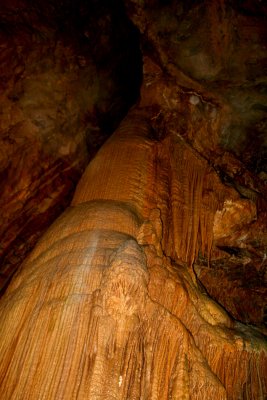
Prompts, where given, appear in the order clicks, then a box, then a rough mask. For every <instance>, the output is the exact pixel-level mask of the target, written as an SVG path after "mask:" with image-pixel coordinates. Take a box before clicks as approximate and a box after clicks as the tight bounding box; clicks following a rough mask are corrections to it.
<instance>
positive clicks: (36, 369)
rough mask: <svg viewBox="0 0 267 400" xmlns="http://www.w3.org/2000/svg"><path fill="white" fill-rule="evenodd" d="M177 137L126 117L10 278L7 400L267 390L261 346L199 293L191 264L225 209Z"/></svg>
mask: <svg viewBox="0 0 267 400" xmlns="http://www.w3.org/2000/svg"><path fill="white" fill-rule="evenodd" d="M172 140H175V139H173V138H172V137H168V138H167V140H165V139H163V140H159V139H158V138H157V137H155V135H153V131H152V130H151V124H150V121H149V118H148V116H146V112H144V111H143V109H136V110H132V111H131V112H130V113H129V115H128V117H126V119H125V120H124V121H123V122H122V123H121V125H120V127H119V129H118V130H117V131H116V132H115V133H114V134H113V136H112V137H111V138H110V139H109V140H108V141H107V142H106V143H105V144H104V146H103V147H102V148H101V150H100V151H99V152H98V154H97V155H96V157H95V158H94V159H93V161H92V162H91V163H90V164H89V166H88V167H87V169H86V171H85V173H84V175H83V177H82V179H81V181H80V182H79V184H78V187H77V190H76V193H75V195H74V199H73V201H72V205H71V207H69V208H68V209H67V211H65V212H64V213H63V214H62V216H61V217H60V218H59V219H58V220H57V221H56V222H55V223H54V224H53V225H52V226H51V227H50V228H49V229H48V231H47V232H46V234H45V235H44V236H43V237H42V239H41V240H40V242H39V243H38V245H37V246H36V247H35V249H34V251H33V252H32V253H31V255H30V256H29V257H28V258H27V260H26V261H25V262H24V264H23V265H22V268H21V269H20V271H19V272H18V273H17V274H16V277H15V278H14V279H13V280H12V282H11V284H10V285H9V287H8V290H7V292H6V293H5V295H4V297H3V298H2V301H1V311H0V321H1V324H0V338H1V342H0V354H1V363H0V377H1V383H0V397H1V398H7V399H10V400H12V399H14V400H15V399H16V400H20V399H29V400H30V399H51V400H52V399H62V400H63V399H64V400H67V399H92V400H93V399H95V400H96V399H155V400H156V399H158V400H164V399H169V398H172V399H233V400H235V399H254V400H258V399H264V398H265V396H266V395H267V375H266V371H267V348H266V343H265V342H264V340H263V338H261V337H260V334H258V333H257V331H253V330H252V329H249V328H247V327H245V326H242V325H241V324H238V323H235V322H234V321H233V320H232V319H231V318H230V317H229V316H228V315H227V314H226V313H225V311H223V310H222V309H221V308H220V307H219V306H218V305H217V304H216V303H214V302H213V301H212V300H211V299H209V298H208V296H207V295H206V294H204V293H201V292H200V290H199V288H198V286H197V283H196V282H195V279H194V274H193V273H192V271H191V270H190V269H188V266H186V264H185V263H184V262H186V261H187V262H188V263H189V264H192V262H193V258H194V255H195V254H196V248H197V247H198V246H199V248H202V250H203V252H209V251H210V235H212V232H211V231H212V229H211V228H212V223H211V221H212V220H213V218H214V214H215V211H216V209H217V208H218V209H219V208H220V201H222V200H221V199H220V196H219V199H218V200H214V201H211V199H208V200H205V190H206V189H207V188H209V189H211V187H210V186H211V185H215V184H218V188H217V190H220V189H222V187H220V185H221V184H220V182H219V181H216V180H215V183H214V181H213V180H212V179H210V176H209V174H210V173H212V172H210V170H209V168H208V166H207V165H206V161H205V160H203V159H201V158H200V157H198V156H197V155H195V154H193V153H192V152H189V150H188V149H187V147H186V146H185V145H184V144H183V143H179V144H178V145H176V146H174V148H175V149H176V150H175V151H174V152H173V154H171V156H169V154H170V149H171V148H173V143H172ZM189 160H191V163H190V166H191V167H190V168H191V170H190V168H189V167H188V175H187V176H185V173H184V170H185V166H186V165H187V164H188V163H189ZM159 167H160V170H161V171H162V173H161V175H160V174H159V172H158V169H159ZM194 168H197V172H194ZM165 171H168V174H165ZM189 181H191V183H192V186H191V189H189V183H188V182H189ZM221 186H222V185H221ZM181 188H182V189H183V190H182V189H181ZM213 189H214V187H213ZM167 194H169V195H168V196H167ZM202 199H203V203H202ZM200 203H201V204H202V205H200ZM186 204H187V205H188V206H187V208H186ZM186 210H187V211H186ZM183 220H186V223H184V226H183ZM176 221H177V225H176ZM174 226H175V227H176V228H172V227H174ZM165 227H167V228H165ZM168 254H171V257H170V256H167V255H168ZM189 254H191V256H189ZM179 260H180V262H179ZM241 366H242V367H241Z"/></svg>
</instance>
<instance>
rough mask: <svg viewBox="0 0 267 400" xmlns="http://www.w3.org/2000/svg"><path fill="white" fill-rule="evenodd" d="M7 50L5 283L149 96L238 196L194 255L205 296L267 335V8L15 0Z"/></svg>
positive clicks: (2, 166)
mask: <svg viewBox="0 0 267 400" xmlns="http://www.w3.org/2000/svg"><path fill="white" fill-rule="evenodd" d="M0 46H1V53H0V60H1V61H0V71H1V72H0V88H1V92H0V102H1V106H0V112H1V117H0V142H1V143H0V182H1V198H0V207H1V214H0V218H1V226H0V238H1V247H0V257H1V261H0V268H1V270H0V274H1V275H0V284H1V288H2V291H3V290H4V289H5V287H6V286H7V284H8V282H9V280H10V278H11V277H12V275H13V274H14V272H15V271H16V270H17V268H18V267H19V265H20V264H21V262H22V261H23V259H24V258H25V256H26V255H27V254H28V253H29V251H30V250H31V249H32V247H33V246H34V244H35V243H36V241H37V240H38V238H39V237H40V235H41V234H42V233H43V232H44V231H45V229H46V228H47V227H48V226H49V225H50V224H51V222H52V221H53V220H54V219H55V218H56V217H57V216H58V215H59V214H60V213H61V212H62V211H63V209H64V208H65V207H67V206H68V204H69V202H70V200H71V198H72V195H73V192H74V189H75V186H76V184H77V182H78V180H79V178H80V176H81V174H82V172H83V171H84V169H85V167H86V165H87V163H88V162H89V160H90V159H91V158H92V157H94V155H95V154H96V151H97V150H98V149H99V147H100V146H101V145H102V144H103V143H104V141H105V140H106V139H107V138H108V137H109V136H110V135H111V134H112V132H113V131H114V129H115V128H116V127H117V126H118V124H119V123H120V121H121V120H122V119H123V117H124V116H125V115H126V114H127V111H128V110H129V109H130V107H132V106H133V105H134V104H138V107H139V108H141V109H142V110H144V113H145V114H146V115H148V116H149V118H150V121H151V127H152V130H153V132H154V135H156V137H157V139H158V140H162V141H164V140H171V143H172V146H173V147H174V148H175V147H177V148H178V147H179V146H181V144H182V145H183V146H186V149H189V150H186V151H189V152H192V153H193V154H195V155H197V157H199V158H200V159H202V160H205V162H206V163H207V165H208V166H209V167H210V170H211V173H210V176H211V178H212V181H213V182H215V181H216V182H217V181H218V184H216V185H217V186H216V185H215V186H214V185H212V184H210V185H208V184H207V186H206V190H207V193H208V192H209V191H213V190H217V191H221V192H225V193H226V194H229V198H228V199H227V196H226V197H225V198H224V200H223V202H222V205H221V207H220V209H219V210H218V211H217V213H216V215H215V220H214V227H213V243H212V245H211V246H212V251H210V254H208V255H207V254H206V253H205V252H201V250H199V252H198V254H197V256H196V258H195V260H194V270H195V273H196V275H197V278H198V280H199V284H200V286H201V287H202V290H203V291H207V292H208V294H209V295H210V296H212V297H213V298H214V299H215V300H217V301H218V302H219V303H220V304H221V305H222V306H223V307H224V308H225V309H226V310H227V311H228V312H229V313H230V314H231V315H232V316H233V317H234V318H236V319H237V320H239V321H242V322H245V323H248V324H254V325H257V326H258V327H259V328H261V329H262V330H263V331H264V330H266V323H267V304H266V302H267V300H266V299H267V290H266V285H267V271H266V242H267V239H266V180H267V165H266V142H267V135H266V123H267V116H266V110H267V78H266V68H267V58H266V46H267V7H266V6H265V5H264V2H261V1H218V2H217V1H216V2H215V1H192V0H191V1H160V0H148V1H140V0H138V1H137V0H136V1H135V0H130V1H125V2H124V4H123V2H121V1H116V0H112V1H99V0H95V1H93V0H91V1H81V0H80V1H71V0H62V1H59V2H53V1H41V0H39V1H36V2H34V4H33V3H32V2H30V1H28V0H22V1H19V0H18V1H15V0H13V1H7V0H4V1H2V2H1V5H0ZM185 153H186V152H185ZM188 157H189V156H188ZM188 159H190V157H189V158H188ZM181 165H182V164H181ZM186 165H187V164H185V165H184V168H186ZM196 168H198V164H197V163H196ZM199 168H200V167H199ZM192 176H193V175H192ZM189 184H190V182H189ZM222 188H223V189H222ZM207 196H208V194H207Z"/></svg>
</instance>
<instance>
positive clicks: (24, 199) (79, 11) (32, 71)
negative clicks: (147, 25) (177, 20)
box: [0, 0, 141, 291]
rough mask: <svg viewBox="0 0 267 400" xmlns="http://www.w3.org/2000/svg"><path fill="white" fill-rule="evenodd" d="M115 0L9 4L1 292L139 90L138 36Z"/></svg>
mask: <svg viewBox="0 0 267 400" xmlns="http://www.w3.org/2000/svg"><path fill="white" fill-rule="evenodd" d="M113 3H114V2H105V1H104V2H101V7H99V2H98V3H97V2H94V4H91V5H87V7H84V5H83V4H82V2H78V3H76V4H75V5H74V3H73V5H72V6H71V5H70V4H69V3H68V2H67V3H66V4H65V3H64V2H61V3H58V4H54V2H52V1H51V2H50V1H48V2H42V1H37V2H35V3H34V4H32V2H30V1H27V0H22V1H9V0H8V1H1V5H0V49H1V51H0V77H1V79H0V92H1V95H0V184H1V198H0V209H1V214H0V222H1V223H0V241H1V247H0V291H1V289H4V288H5V287H6V284H7V283H8V282H9V280H10V278H11V276H12V275H13V273H14V272H15V271H16V269H17V267H18V266H19V265H20V264H21V262H22V261H23V259H24V258H25V256H26V255H27V254H28V252H29V251H30V250H31V249H32V247H33V246H34V244H35V243H36V241H37V239H38V238H39V237H40V235H41V234H42V233H43V232H44V230H45V229H47V227H48V226H49V225H50V224H51V222H52V221H53V220H54V219H55V218H56V217H57V216H58V215H59V214H60V213H61V212H62V211H63V210H64V208H65V207H66V206H67V205H68V204H69V202H70V200H71V198H72V196H73V192H74V188H75V185H76V183H77V181H78V179H79V177H80V176H81V174H82V172H83V170H84V168H85V167H86V165H87V163H88V160H89V159H91V158H92V156H93V155H94V154H95V152H96V150H97V149H98V147H99V146H100V145H101V144H102V143H103V142H104V140H105V139H106V138H107V137H108V136H109V135H110V134H111V132H112V131H113V129H114V127H115V126H116V125H117V124H118V122H119V120H120V119H121V118H122V117H123V116H124V115H125V113H126V111H127V109H128V108H129V106H130V105H131V104H132V103H133V102H134V101H135V100H136V98H137V96H138V93H139V85H140V79H141V55H140V52H139V42H138V35H137V32H136V31H135V29H134V28H133V26H132V24H131V23H130V21H129V20H128V19H127V17H126V15H125V13H123V9H121V10H120V9H118V8H115V11H114V4H113ZM115 3H116V1H115ZM89 17H90V18H89ZM114 26H116V28H115V29H114V28H113V27H114ZM110 33H112V34H110ZM138 52H139V53H138ZM106 60H109V65H107V64H106ZM128 74H129V76H131V75H133V77H132V78H131V80H130V81H129V79H128Z"/></svg>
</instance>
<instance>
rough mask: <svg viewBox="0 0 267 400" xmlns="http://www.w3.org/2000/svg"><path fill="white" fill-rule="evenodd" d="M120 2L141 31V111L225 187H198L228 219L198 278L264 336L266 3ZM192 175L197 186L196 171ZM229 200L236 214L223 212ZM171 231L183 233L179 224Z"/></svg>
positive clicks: (266, 290)
mask: <svg viewBox="0 0 267 400" xmlns="http://www.w3.org/2000/svg"><path fill="white" fill-rule="evenodd" d="M125 5H126V7H127V10H128V15H129V17H130V18H131V19H132V21H133V22H134V23H135V24H136V26H137V27H138V29H139V30H140V32H141V33H142V35H141V43H142V51H143V54H144V82H145V85H144V86H143V93H142V106H143V107H146V108H147V109H150V112H151V115H152V117H151V120H152V125H153V127H154V130H155V131H156V132H157V135H158V136H159V137H163V136H164V135H167V136H168V135H169V134H170V133H172V135H173V137H177V141H178V138H179V140H180V141H182V142H185V143H186V144H187V145H188V146H189V148H193V149H194V150H195V154H198V155H199V156H201V157H203V158H204V159H206V160H207V162H208V165H209V167H210V169H211V170H213V171H216V172H217V174H218V177H219V179H220V181H221V182H222V183H224V184H225V185H226V186H227V187H228V188H229V195H227V194H226V192H225V189H223V193H222V196H221V198H218V197H220V192H218V191H217V193H215V194H214V195H213V194H212V193H211V192H212V190H213V187H212V185H210V186H209V185H207V186H206V188H204V190H205V191H206V195H205V201H207V202H209V201H210V200H211V198H213V199H215V201H216V202H219V203H220V204H221V205H222V204H223V203H224V202H225V205H224V207H223V208H222V210H221V211H219V212H221V213H223V215H224V221H223V225H221V227H220V230H221V233H220V238H219V237H218V238H217V239H216V240H214V241H213V252H212V254H211V258H210V259H209V257H206V256H205V255H203V254H201V253H199V255H200V258H199V259H198V260H196V261H197V262H196V265H195V271H196V272H197V275H198V278H199V279H200V280H201V282H202V284H203V285H204V286H205V288H206V290H207V291H208V293H209V294H210V295H212V297H213V298H214V299H216V300H217V301H219V303H220V304H221V305H222V306H223V307H225V308H226V309H227V310H228V311H229V312H230V313H231V314H232V316H234V317H235V318H236V319H238V320H239V321H243V322H245V323H252V324H256V325H260V326H261V328H262V329H263V330H265V329H266V310H267V303H266V299H267V281H266V276H267V275H266V271H267V263H266V248H267V247H266V223H267V214H266V209H267V207H266V198H267V191H266V138H267V130H266V106H267V97H266V73H265V72H266V37H267V30H266V27H267V25H266V16H267V9H266V5H265V4H264V2H254V1H246V2H236V1H218V2H214V1H209V0H202V1H198V2H195V1H186V2H185V1H181V2H177V1H172V0H170V1H160V0H151V1H149V2H141V1H135V0H131V1H127V2H125ZM175 151H176V150H174V152H175ZM192 162H193V161H191V158H190V159H187V163H188V164H189V165H190V164H191V163H192ZM185 168H186V172H185V174H186V175H187V169H188V165H186V164H185ZM196 168H197V166H196ZM190 174H191V177H190V179H191V180H192V179H193V178H194V179H198V180H199V182H200V181H201V179H202V178H201V176H200V175H201V173H200V175H199V176H196V175H194V174H196V172H195V173H194V174H193V175H192V171H190ZM186 179H187V178H186ZM211 179H212V180H213V179H215V180H216V178H213V177H211ZM192 185H194V184H192ZM216 185H217V184H215V186H216ZM231 188H232V189H234V191H235V193H236V194H235V195H234V198H233V197H232V196H233V191H232V192H231V190H230V189H231ZM180 190H183V189H181V187H180ZM189 190H191V193H192V190H194V189H193V188H192V187H191V188H190V189H189ZM199 190H200V191H201V188H200V187H199ZM215 191H216V190H215ZM230 192H231V193H230ZM237 194H239V195H238V196H237ZM209 198H210V200H209ZM212 201H213V200H212ZM240 201H241V203H240ZM242 202H243V203H242ZM230 203H231V204H233V209H232V211H233V212H232V213H229V212H228V211H227V212H226V210H228V209H229V207H228V204H230ZM238 204H240V205H241V204H242V207H237V205H238ZM235 205H236V206H235ZM190 207H192V209H195V205H192V203H191V206H190ZM215 207H216V205H215ZM234 210H235V211H234ZM197 212H198V211H197ZM225 212H226V214H225ZM218 217H219V214H218V215H217V218H218ZM181 218H182V219H183V220H184V218H183V217H181ZM232 218H233V219H234V220H232ZM184 221H185V220H184ZM179 224H180V228H179ZM184 224H185V225H187V224H186V222H184ZM177 229H187V228H186V227H182V222H181V221H180V222H179V223H178V226H177ZM217 229H218V227H215V231H216V230H217ZM224 230H225V232H228V234H227V235H226V234H225V233H224ZM214 234H215V236H216V232H214ZM192 235H193V232H192ZM209 237H210V239H209V244H207V246H211V241H212V238H211V236H209ZM190 240H191V244H192V241H194V240H196V238H194V239H193V236H192V237H191V239H190ZM187 246H191V245H190V241H189V242H188V243H187ZM193 248H194V245H193ZM195 250H196V251H197V250H198V246H197V247H196V248H195ZM214 250H216V251H214ZM183 251H185V249H183ZM189 253H190V251H189ZM202 253H203V251H202ZM209 253H210V252H209V251H208V252H206V255H209ZM190 254H191V253H190ZM191 255H192V254H191Z"/></svg>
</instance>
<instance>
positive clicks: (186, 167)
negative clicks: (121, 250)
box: [170, 142, 224, 265]
mask: <svg viewBox="0 0 267 400" xmlns="http://www.w3.org/2000/svg"><path fill="white" fill-rule="evenodd" d="M171 145H172V146H173V147H174V149H173V151H172V152H171V160H170V164H171V169H172V177H171V197H172V218H173V225H174V246H175V252H176V255H177V257H178V258H179V259H181V260H182V261H184V262H186V263H188V264H189V265H192V264H193V262H194V261H195V259H196V257H197V256H198V252H199V250H201V252H202V254H203V256H204V255H205V256H206V257H207V259H208V260H209V258H210V253H211V249H212V242H213V220H214V215H215V212H216V211H217V209H218V208H220V207H221V206H222V204H223V199H224V193H222V194H218V191H217V187H216V185H217V184H218V179H216V175H215V173H212V171H211V169H210V167H209V166H208V165H207V162H206V161H205V160H203V159H201V158H200V157H199V156H197V155H196V154H194V152H193V151H192V150H190V149H189V148H188V147H187V146H186V145H185V144H183V143H182V142H180V143H178V145H176V146H174V144H173V143H172V142H171Z"/></svg>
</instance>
